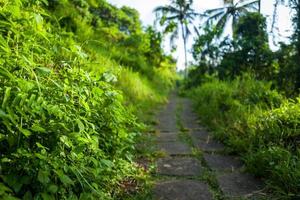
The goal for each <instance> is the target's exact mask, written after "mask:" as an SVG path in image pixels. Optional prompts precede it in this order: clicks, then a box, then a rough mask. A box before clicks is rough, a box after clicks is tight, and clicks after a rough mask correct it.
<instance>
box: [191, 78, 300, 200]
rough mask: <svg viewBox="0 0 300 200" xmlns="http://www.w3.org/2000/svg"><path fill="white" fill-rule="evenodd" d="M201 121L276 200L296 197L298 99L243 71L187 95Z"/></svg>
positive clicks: (299, 166)
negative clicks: (259, 179) (277, 199)
mask: <svg viewBox="0 0 300 200" xmlns="http://www.w3.org/2000/svg"><path fill="white" fill-rule="evenodd" d="M190 96H191V98H193V100H194V102H195V107H196V109H197V111H198V113H199V114H200V117H201V119H202V122H203V123H204V124H206V125H207V126H208V127H209V128H210V129H212V130H213V132H214V134H215V137H216V138H218V139H220V140H222V141H223V142H224V143H225V144H226V145H227V146H228V147H229V149H230V151H231V152H232V153H235V154H240V155H241V156H242V158H243V160H244V162H245V164H246V167H247V170H248V171H249V172H251V173H253V174H255V175H256V176H258V177H262V178H263V179H264V180H265V181H266V183H267V186H268V188H269V189H271V190H270V191H271V192H272V193H274V194H275V195H274V196H276V197H278V198H280V199H297V198H299V193H300V190H299V184H300V182H299V180H300V157H299V156H300V154H299V127H300V114H299V113H300V112H299V111H300V110H299V109H300V103H299V99H287V98H285V97H284V96H282V95H281V94H280V93H278V92H277V91H276V90H273V89H272V88H271V83H268V82H264V81H258V80H255V79H253V78H252V77H251V76H249V75H244V76H242V77H239V78H237V79H235V80H233V81H220V80H217V79H214V78H211V79H208V81H207V82H205V83H203V84H202V85H201V86H199V87H197V88H195V89H193V90H192V91H191V93H190Z"/></svg>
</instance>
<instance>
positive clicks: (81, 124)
mask: <svg viewBox="0 0 300 200" xmlns="http://www.w3.org/2000/svg"><path fill="white" fill-rule="evenodd" d="M76 122H77V125H78V128H79V130H80V132H82V131H84V129H85V126H84V124H83V123H82V122H81V121H80V119H77V120H76Z"/></svg>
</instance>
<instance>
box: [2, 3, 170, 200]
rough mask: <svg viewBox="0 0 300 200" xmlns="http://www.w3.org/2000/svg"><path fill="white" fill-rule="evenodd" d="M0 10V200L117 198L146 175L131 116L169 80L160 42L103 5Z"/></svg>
mask: <svg viewBox="0 0 300 200" xmlns="http://www.w3.org/2000/svg"><path fill="white" fill-rule="evenodd" d="M0 7H1V8H0V32H1V34H0V63H1V64H0V105H1V106H0V199H7V200H9V199H11V200H13V199H44V200H48V199H117V198H119V197H120V195H122V196H123V198H125V196H124V195H125V194H127V193H128V191H126V190H127V188H126V182H135V183H136V185H138V184H139V182H140V181H142V179H143V177H144V173H145V172H144V171H143V170H142V169H140V168H139V167H138V166H137V164H135V162H134V156H135V155H134V144H135V139H136V137H137V136H138V135H139V132H140V131H141V127H142V126H141V125H140V123H139V122H138V119H137V118H136V117H135V116H134V114H139V113H138V110H139V108H140V107H139V106H141V104H142V105H143V106H144V108H145V111H146V110H147V108H152V106H153V105H154V104H155V103H158V102H162V101H163V100H164V95H165V94H167V91H168V90H169V88H171V87H172V84H173V80H174V78H175V76H174V67H173V64H172V62H173V61H172V59H171V58H170V57H167V56H165V55H164V53H163V51H162V50H161V48H160V43H161V39H160V37H159V34H158V33H156V31H155V30H153V29H151V28H148V30H147V31H144V30H143V29H142V26H141V24H140V22H139V16H138V13H137V11H135V10H133V9H131V8H128V7H123V8H120V9H119V8H116V7H114V6H112V5H110V4H108V3H107V2H106V1H104V0H89V1H85V0H79V1H77V0H76V1H71V0H70V1H69V0H64V1H57V0H49V1H46V0H41V1H32V0H24V1H20V0H5V1H1V2H0ZM155 49H157V50H158V51H157V52H156V54H157V55H158V57H159V59H158V60H155V59H151V57H149V56H148V55H149V54H151V52H152V51H154V50H155ZM128 80H130V81H131V82H128ZM136 102H138V104H135V103H136ZM125 106H126V107H125ZM140 112H141V111H140ZM135 187H138V186H135Z"/></svg>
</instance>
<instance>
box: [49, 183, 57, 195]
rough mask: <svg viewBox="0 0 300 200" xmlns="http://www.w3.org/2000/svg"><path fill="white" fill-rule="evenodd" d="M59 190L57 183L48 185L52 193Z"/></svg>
mask: <svg viewBox="0 0 300 200" xmlns="http://www.w3.org/2000/svg"><path fill="white" fill-rule="evenodd" d="M57 191H58V187H57V186H56V185H53V184H52V185H50V186H49V187H48V192H50V193H52V194H55V193H56V192H57Z"/></svg>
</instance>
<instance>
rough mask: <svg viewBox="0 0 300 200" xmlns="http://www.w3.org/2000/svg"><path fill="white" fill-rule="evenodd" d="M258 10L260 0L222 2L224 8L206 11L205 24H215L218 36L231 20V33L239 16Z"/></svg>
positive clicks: (227, 0)
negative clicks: (206, 18)
mask: <svg viewBox="0 0 300 200" xmlns="http://www.w3.org/2000/svg"><path fill="white" fill-rule="evenodd" d="M259 10H260V0H238V1H235V0H224V6H223V7H221V8H215V9H211V10H207V11H206V12H205V13H206V14H207V15H208V16H209V17H208V20H207V23H208V24H209V23H211V22H216V28H217V29H219V30H220V31H219V36H220V34H222V33H223V32H224V30H225V27H226V25H227V24H228V23H229V21H230V20H231V19H232V24H231V25H232V31H233V32H234V28H235V27H236V25H237V22H238V19H239V17H240V16H242V15H244V14H246V13H248V12H250V11H259Z"/></svg>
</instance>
